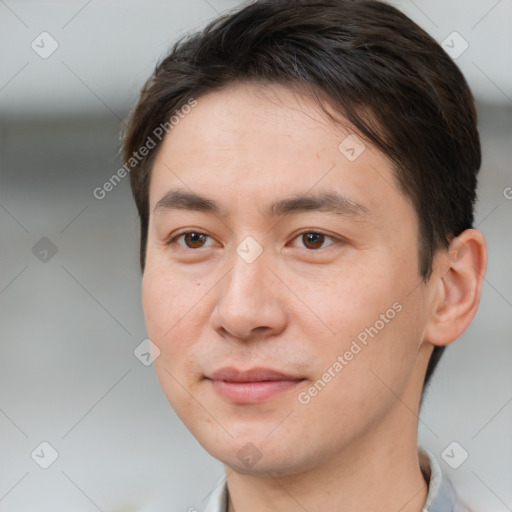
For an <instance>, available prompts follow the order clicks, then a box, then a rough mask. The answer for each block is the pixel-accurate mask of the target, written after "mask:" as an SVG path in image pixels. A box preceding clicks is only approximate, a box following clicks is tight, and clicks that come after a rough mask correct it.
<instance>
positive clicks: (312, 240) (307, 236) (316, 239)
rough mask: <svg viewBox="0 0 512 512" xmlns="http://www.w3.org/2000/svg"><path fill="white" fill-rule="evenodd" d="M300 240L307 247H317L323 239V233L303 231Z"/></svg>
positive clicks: (320, 245)
mask: <svg viewBox="0 0 512 512" xmlns="http://www.w3.org/2000/svg"><path fill="white" fill-rule="evenodd" d="M302 241H303V242H304V245H305V247H307V248H308V249H319V248H320V247H322V245H323V243H324V241H325V235H322V233H304V234H303V235H302Z"/></svg>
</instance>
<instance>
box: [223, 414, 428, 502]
mask: <svg viewBox="0 0 512 512" xmlns="http://www.w3.org/2000/svg"><path fill="white" fill-rule="evenodd" d="M393 416H394V417H393ZM385 433H388V434H387V435H386V434H385ZM226 470H227V472H228V471H230V473H229V478H228V489H229V496H230V500H229V512H256V511H260V510H269V511H272V512H304V510H307V511H308V512H320V511H322V512H348V511H350V512H356V511H357V512H363V511H364V512H367V511H368V510H380V511H381V512H388V511H389V512H396V511H398V510H400V512H420V511H421V510H422V507H423V505H424V503H425V500H426V497H427V492H428V486H427V484H426V482H425V478H424V477H423V474H422V472H421V469H420V465H419V460H418V451H417V423H416V417H415V416H414V415H412V414H411V413H410V411H407V413H406V414H404V406H403V404H398V405H397V410H396V414H395V415H391V417H389V418H388V420H387V421H386V422H385V423H382V424H380V425H379V427H378V428H376V429H374V430H372V432H371V433H369V434H367V435H362V436H361V437H360V438H359V439H358V440H357V441H355V442H353V443H351V444H350V446H349V447H347V448H346V449H345V450H344V451H343V453H337V454H334V455H333V457H332V458H331V459H330V460H327V461H323V463H322V465H318V466H315V467H314V468H313V469H311V470H309V471H306V472H304V473H300V474H292V475H286V476H273V475H271V474H270V473H269V474H267V475H266V476H261V475H257V476H254V475H247V474H241V473H237V472H235V471H232V470H231V469H230V468H227V467H226Z"/></svg>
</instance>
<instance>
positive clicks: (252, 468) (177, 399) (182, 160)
mask: <svg viewBox="0 0 512 512" xmlns="http://www.w3.org/2000/svg"><path fill="white" fill-rule="evenodd" d="M347 137H348V138H347ZM149 199H150V220H149V233H148V243H147V255H146V268H145V272H144V276H143V307H144V312H145V318H146V326H147V330H148V335H149V338H150V339H151V340H152V342H153V343H154V344H155V345H156V346H157V347H158V349H159V351H160V355H159V357H158V358H157V359H156V360H155V363H154V365H155V368H156V371H157V374H158V378H159V380H160V383H161V385H162V388H163V390H164V392H165V394H166V396H167V398H168V400H169V402H170V403H171V404H172V406H173V408H174V410H175V411H176V413H177V414H178V415H179V417H180V418H181V419H182V421H183V422H184V423H185V425H186V426H187V427H188V429H189V430H190V431H191V432H192V434H193V435H194V436H195V437H196V438H197V439H198V441H199V442H200V443H201V444H202V445H203V446H204V447H205V449H206V450H208V451H209V452H210V453H211V454H212V455H213V456H214V457H216V458H217V459H219V460H221V461H223V462H224V463H225V464H227V465H228V466H230V467H231V468H234V469H236V470H237V471H240V472H247V473H258V472H261V473H265V472H268V471H270V472H274V473H275V474H288V473H293V472H300V471H303V470H306V469H308V468H312V467H315V466H317V465H318V464H319V463H321V461H325V460H328V459H329V458H332V457H335V456H336V454H341V453H345V454H347V453H348V451H349V450H350V447H355V446H357V445H358V444H360V443H362V442H363V440H366V441H368V440H369V439H371V438H372V435H373V434H375V433H376V432H380V434H379V435H385V432H386V429H388V430H390V431H391V430H393V429H396V427H397V425H398V424H399V425H400V427H401V428H403V427H404V425H411V428H412V427H414V429H416V422H417V419H416V417H415V416H414V415H413V414H411V413H410V411H409V410H408V409H407V408H405V407H403V404H401V403H400V401H399V400H397V396H399V397H401V398H403V399H404V400H409V399H410V400H413V399H415V398H414V397H416V398H418V399H419V392H420V391H421V383H422V379H423V374H422V373H421V370H424V367H423V368H422V367H421V365H422V364H426V360H427V359H424V360H422V361H421V364H420V363H419V359H418V357H419V356H418V354H419V351H420V348H421V347H422V332H423V329H424V326H425V323H426V320H427V310H428V307H427V303H428V290H427V289H426V288H425V287H424V286H423V285H421V284H420V283H421V279H420V276H419V274H418V256H417V254H418V226H417V218H416V215H415V212H414V209H413V207H412V205H411V203H410V202H409V201H408V200H407V198H405V197H404V196H403V195H402V194H401V193H400V192H399V191H398V187H397V186H396V182H395V179H394V176H393V171H392V165H391V163H390V161H389V160H388V159H387V158H386V157H385V156H384V155H383V154H382V153H380V152H379V151H378V150H377V149H375V148H374V147H372V146H371V145H370V144H368V143H365V144H364V146H363V145H362V143H361V140H360V139H356V138H355V137H354V135H353V131H351V130H350V128H349V127H348V126H345V127H344V126H341V125H340V124H339V123H338V124H334V123H333V122H332V121H330V120H329V119H328V118H327V116H326V115H325V113H323V112H322V111H321V110H320V109H319V108H318V107H317V106H316V105H315V104H314V103H313V102H312V101H311V100H310V99H308V97H307V96H302V95H300V94H298V93H296V92H295V93H294V92H292V91H290V90H288V89H287V88H284V87H282V86H277V85H275V86H258V85H244V86H242V85H239V86H230V87H229V88H228V89H224V90H222V91H219V92H215V93H210V94H207V95H205V96H201V97H199V98H198V103H197V106H195V107H194V108H193V109H191V111H190V112H189V113H188V114H187V115H186V116H184V117H183V119H181V120H180V122H179V124H178V125H176V126H175V127H174V128H173V130H172V131H171V132H169V134H168V135H167V136H166V138H165V139H164V141H163V142H162V145H161V147H160V149H159V153H158V155H157V158H156V160H155V163H154V167H153V170H152V175H151V184H150V190H149ZM390 389H391V390H393V392H390ZM393 433H394V435H396V430H394V431H393ZM366 441H365V442H366Z"/></svg>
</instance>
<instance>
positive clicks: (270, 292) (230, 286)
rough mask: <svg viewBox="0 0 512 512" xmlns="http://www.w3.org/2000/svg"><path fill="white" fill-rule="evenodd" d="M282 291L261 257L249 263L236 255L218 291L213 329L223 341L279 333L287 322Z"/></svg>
mask: <svg viewBox="0 0 512 512" xmlns="http://www.w3.org/2000/svg"><path fill="white" fill-rule="evenodd" d="M279 285H281V286H279ZM282 287H283V285H282V284H281V283H279V281H278V280H277V279H276V277H275V276H274V275H273V273H272V271H271V270H269V269H268V268H267V262H266V260H265V258H264V257H263V255H261V256H260V257H259V258H258V259H256V260H255V261H253V262H251V263H248V262H247V261H245V260H244V259H243V258H241V257H240V256H239V255H238V254H236V253H235V254H234V256H233V266H232V268H231V271H230V272H228V274H227V275H226V276H225V278H224V279H223V280H222V281H221V282H220V283H219V287H218V288H217V290H218V292H217V293H218V296H217V303H216V305H215V308H214V310H213V312H212V315H211V325H212V327H213V328H214V329H215V330H216V331H217V332H219V333H220V334H221V335H222V336H224V337H226V336H231V337H234V338H237V339H242V340H250V339H255V338H265V337H270V336H273V335H276V334H279V333H281V332H282V331H283V330H284V329H285V327H286V322H287V312H286V310H285V308H284V304H285V302H283V300H282V293H283V290H282Z"/></svg>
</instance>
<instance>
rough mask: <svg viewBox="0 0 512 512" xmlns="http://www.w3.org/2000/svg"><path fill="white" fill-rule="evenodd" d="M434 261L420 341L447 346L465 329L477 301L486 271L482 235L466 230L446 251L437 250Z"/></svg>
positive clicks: (485, 255)
mask: <svg viewBox="0 0 512 512" xmlns="http://www.w3.org/2000/svg"><path fill="white" fill-rule="evenodd" d="M436 260H437V261H436V265H435V270H434V272H433V273H432V276H431V280H432V282H431V283H430V284H431V285H432V287H433V294H432V297H433V302H432V308H431V314H430V318H429V320H428V322H427V325H426V327H425V331H424V341H428V342H430V343H432V344H433V345H448V343H451V342H452V341H454V340H456V339H457V338H458V337H459V336H460V335H461V334H462V333H463V332H464V331H465V330H466V328H467V326H468V325H469V324H470V322H471V320H472V319H473V317H474V316H475V313H476V310H477V308H478V304H479V302H480V295H481V292H482V285H483V281H484V274H485V271H486V268H487V248H486V245H485V239H484V236H483V235H482V233H481V232H480V231H478V230H477V229H467V230H466V231H463V232H462V233H461V234H460V235H459V236H457V237H455V238H454V239H453V240H452V241H451V242H450V245H449V247H448V250H443V251H439V252H438V254H437V257H436ZM436 269H437V270H436Z"/></svg>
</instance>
